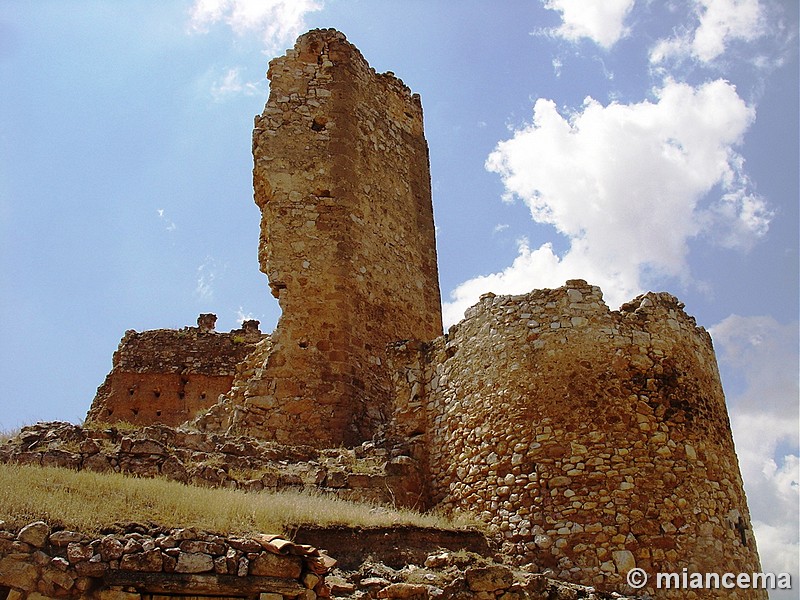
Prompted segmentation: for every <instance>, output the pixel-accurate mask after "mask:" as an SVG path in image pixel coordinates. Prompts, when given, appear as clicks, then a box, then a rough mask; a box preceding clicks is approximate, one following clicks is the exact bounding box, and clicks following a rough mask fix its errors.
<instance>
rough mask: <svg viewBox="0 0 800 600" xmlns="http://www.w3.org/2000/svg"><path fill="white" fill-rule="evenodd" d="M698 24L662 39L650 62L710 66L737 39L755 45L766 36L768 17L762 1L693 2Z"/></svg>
mask: <svg viewBox="0 0 800 600" xmlns="http://www.w3.org/2000/svg"><path fill="white" fill-rule="evenodd" d="M691 4H692V8H693V13H694V15H695V22H694V23H692V24H691V25H687V26H686V27H685V28H684V29H683V30H682V31H681V32H680V33H678V34H676V35H674V36H672V37H670V38H666V39H662V40H659V41H658V43H656V45H655V46H654V47H653V49H652V51H651V53H650V61H651V62H653V63H662V62H664V61H665V60H667V59H669V58H678V59H682V58H693V59H695V60H697V61H700V62H703V63H708V62H711V61H713V60H715V59H717V58H718V57H720V56H721V55H722V54H724V53H725V50H726V49H727V47H728V46H729V44H730V43H731V42H733V41H736V40H741V41H746V42H752V41H754V40H756V39H758V38H760V37H762V36H763V35H765V34H766V33H767V26H766V18H765V14H764V9H763V6H762V5H761V4H760V3H759V0H692V2H691Z"/></svg>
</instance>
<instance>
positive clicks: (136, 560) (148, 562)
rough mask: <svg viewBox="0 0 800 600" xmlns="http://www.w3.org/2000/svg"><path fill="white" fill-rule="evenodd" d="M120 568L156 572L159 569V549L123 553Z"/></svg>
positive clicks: (160, 564)
mask: <svg viewBox="0 0 800 600" xmlns="http://www.w3.org/2000/svg"><path fill="white" fill-rule="evenodd" d="M119 566H120V569H123V570H125V571H143V572H157V571H161V566H162V563H161V551H160V550H150V551H147V552H136V553H134V554H125V555H124V556H123V557H122V560H120V564H119Z"/></svg>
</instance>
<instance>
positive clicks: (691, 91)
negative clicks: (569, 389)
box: [445, 80, 770, 322]
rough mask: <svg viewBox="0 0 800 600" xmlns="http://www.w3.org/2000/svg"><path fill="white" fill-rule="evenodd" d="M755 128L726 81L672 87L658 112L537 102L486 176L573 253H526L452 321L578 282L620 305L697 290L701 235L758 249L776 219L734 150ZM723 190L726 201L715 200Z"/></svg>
mask: <svg viewBox="0 0 800 600" xmlns="http://www.w3.org/2000/svg"><path fill="white" fill-rule="evenodd" d="M754 118H755V111H754V110H753V109H752V108H751V107H749V106H747V105H746V104H745V102H744V101H743V100H742V99H741V98H740V97H739V96H738V95H737V93H736V89H735V88H734V87H733V86H732V85H731V84H729V83H728V82H726V81H723V80H717V81H712V82H709V83H706V84H704V85H702V86H699V87H697V88H695V87H692V86H690V85H687V84H683V83H677V82H674V81H667V82H666V83H665V84H664V86H663V87H662V88H661V89H659V90H656V101H655V102H650V101H643V102H640V103H637V104H618V103H611V104H609V105H607V106H603V105H601V104H600V103H599V102H597V101H596V100H593V99H591V98H587V100H586V101H585V103H584V106H583V107H582V110H580V111H578V112H576V113H574V114H572V115H571V116H569V117H568V118H565V117H564V116H562V115H561V114H559V112H558V111H557V109H556V106H555V103H554V102H552V101H550V100H543V99H540V100H537V101H536V103H535V106H534V115H533V122H532V123H531V124H529V125H527V126H525V127H523V128H521V129H519V130H517V131H515V132H514V135H513V137H512V138H511V139H509V140H506V141H502V142H500V143H499V144H498V145H497V147H496V149H495V150H494V152H492V153H491V154H490V155H489V158H488V160H487V162H486V167H487V169H489V170H490V171H494V172H496V173H499V174H500V176H501V177H502V179H503V183H504V185H505V188H506V195H505V200H507V201H513V200H514V199H520V200H522V201H523V202H524V203H525V204H526V205H527V206H528V208H529V209H530V211H531V216H532V217H533V220H534V221H537V222H539V223H546V224H550V225H553V226H554V227H555V228H556V230H557V231H558V232H559V233H560V234H562V235H564V236H566V237H567V238H569V240H570V247H569V250H568V251H567V252H566V254H564V255H563V256H557V255H556V254H554V252H553V250H552V247H551V246H550V245H548V244H545V245H544V246H541V247H540V248H538V249H536V250H532V249H531V248H530V247H529V246H528V243H527V242H523V243H521V244H520V248H519V255H518V257H517V259H516V260H515V261H514V264H513V265H511V266H510V267H508V268H507V269H505V270H504V271H503V272H501V273H496V274H494V275H490V276H486V277H479V278H476V279H473V280H470V281H468V282H465V283H463V284H461V285H460V286H459V287H458V288H457V289H456V290H455V291H454V292H453V293H452V295H451V302H448V303H446V304H445V314H446V315H447V316H448V317H449V318H450V319H452V320H457V319H458V318H459V317H460V315H461V314H463V310H464V309H465V308H467V307H468V306H469V305H470V304H471V303H473V302H476V301H477V299H478V297H479V295H480V294H481V293H485V292H488V291H493V292H495V293H523V292H527V291H530V290H531V289H533V288H535V287H552V286H553V285H562V284H563V283H564V281H565V280H566V279H569V278H574V277H579V278H582V279H586V280H589V281H591V282H592V283H595V284H598V285H600V286H601V287H602V288H603V290H604V292H605V295H606V298H607V301H608V302H609V304H610V305H612V306H616V305H619V304H620V303H622V302H624V301H626V300H629V299H630V298H631V297H632V295H635V294H636V293H638V292H640V291H642V288H643V286H644V285H646V284H648V282H650V281H653V280H654V279H655V278H656V277H664V276H667V277H675V278H678V279H680V280H682V281H684V283H688V282H689V281H690V277H689V275H688V273H689V269H688V265H687V260H686V257H687V253H688V240H689V239H691V238H693V237H695V236H698V235H700V234H704V235H707V236H709V237H710V238H711V239H712V240H715V241H717V242H718V243H720V244H721V245H725V246H728V247H742V248H747V247H749V245H751V244H752V243H753V240H755V239H756V238H758V237H760V236H762V235H763V234H764V233H765V231H766V228H767V225H768V223H769V218H770V214H769V212H768V210H767V209H766V206H765V204H764V202H763V201H762V200H761V199H760V198H758V197H757V196H754V195H753V194H752V193H749V192H748V190H747V186H748V181H747V179H746V177H745V176H744V174H743V167H742V164H743V161H742V159H741V157H740V156H739V155H738V154H737V153H736V152H735V150H734V148H735V147H736V146H737V145H738V144H739V143H740V141H741V139H742V136H743V135H744V133H745V131H746V130H747V129H748V127H749V126H750V124H751V123H752V122H753V120H754ZM715 189H721V190H722V192H721V193H722V197H721V198H719V199H717V200H713V199H708V198H707V197H708V196H709V195H710V192H711V191H712V190H715ZM492 286H497V287H496V288H495V287H492ZM449 322H452V321H449Z"/></svg>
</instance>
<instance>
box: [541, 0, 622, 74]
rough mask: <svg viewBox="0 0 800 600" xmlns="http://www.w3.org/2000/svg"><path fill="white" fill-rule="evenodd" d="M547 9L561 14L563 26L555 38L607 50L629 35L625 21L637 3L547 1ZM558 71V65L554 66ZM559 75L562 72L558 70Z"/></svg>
mask: <svg viewBox="0 0 800 600" xmlns="http://www.w3.org/2000/svg"><path fill="white" fill-rule="evenodd" d="M543 1H544V7H545V8H547V9H549V10H555V11H558V12H560V13H561V20H562V23H561V26H560V27H558V28H556V29H555V30H553V31H551V33H552V34H554V35H557V36H559V37H562V38H564V39H566V40H569V41H572V42H577V41H578V40H580V39H581V38H589V39H590V40H592V41H593V42H595V43H596V44H598V45H600V46H602V47H603V48H606V49H608V48H611V46H613V45H614V44H616V43H617V42H618V41H619V40H620V39H621V38H622V37H624V36H625V35H626V34H627V28H626V27H625V17H627V16H628V14H629V13H630V11H631V9H632V8H633V4H634V2H635V0H603V1H602V2H586V0H543ZM554 67H555V64H554ZM556 70H557V71H558V69H556Z"/></svg>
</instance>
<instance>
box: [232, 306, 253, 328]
mask: <svg viewBox="0 0 800 600" xmlns="http://www.w3.org/2000/svg"><path fill="white" fill-rule="evenodd" d="M252 319H255V317H254V316H253V313H251V312H249V311H248V312H244V307H242V306H240V307H239V310H237V311H236V322H237V323H239V325H241V324H242V323H244V322H245V321H250V320H252Z"/></svg>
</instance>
